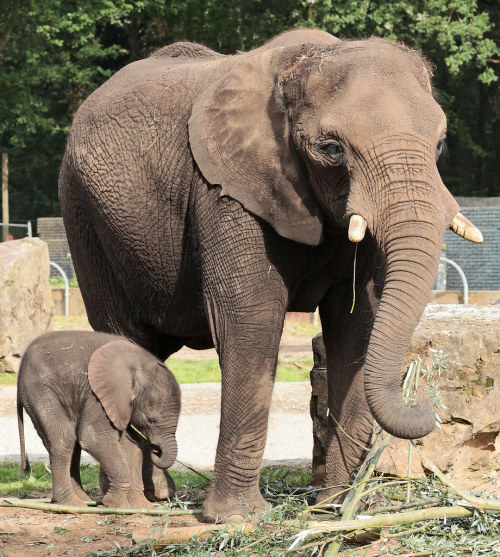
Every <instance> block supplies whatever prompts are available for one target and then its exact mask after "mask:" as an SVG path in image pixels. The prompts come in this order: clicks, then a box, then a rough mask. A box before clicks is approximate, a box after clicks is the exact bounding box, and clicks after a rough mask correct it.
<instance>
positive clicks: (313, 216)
mask: <svg viewBox="0 0 500 557" xmlns="http://www.w3.org/2000/svg"><path fill="white" fill-rule="evenodd" d="M295 33H298V34H300V32H299V31H297V32H295ZM297 37H299V35H297ZM299 39H300V37H299ZM318 41H321V43H318V42H316V44H297V45H295V46H285V47H283V46H281V47H277V48H271V46H272V45H269V46H268V48H267V49H264V50H260V49H259V50H258V51H255V52H254V53H249V54H246V55H241V57H240V58H238V57H237V58H236V62H235V64H234V66H233V67H232V69H231V71H230V72H229V73H227V74H226V75H225V76H223V77H222V78H221V79H220V80H219V81H218V82H216V83H214V84H213V85H212V86H211V88H210V89H208V90H206V91H205V92H204V93H203V94H202V95H201V96H200V97H199V98H198V100H197V102H196V104H195V106H194V108H193V113H192V116H191V119H190V123H189V125H190V142H191V148H192V151H193V154H194V157H195V159H196V162H197V164H198V166H199V168H200V170H201V172H202V173H203V175H204V177H205V178H206V179H207V180H208V181H209V182H210V183H212V184H219V185H220V186H221V195H229V196H231V197H233V198H234V199H237V200H238V201H240V202H241V203H242V205H243V206H244V207H245V208H247V209H248V210H249V211H251V212H253V213H254V214H256V215H258V216H259V217H261V218H262V219H264V220H265V221H267V222H268V223H269V224H270V225H271V226H273V228H274V229H275V230H276V232H278V233H279V234H280V235H282V236H284V237H287V238H289V239H292V240H295V241H297V242H301V243H306V244H310V245H316V244H319V243H320V242H321V241H322V238H323V235H324V233H327V234H329V235H331V234H337V235H339V234H340V235H342V234H344V235H345V237H346V239H347V237H348V238H349V239H350V240H351V241H354V242H359V241H361V240H362V239H363V238H364V236H365V234H366V229H368V235H369V236H370V241H372V242H373V246H374V249H375V250H376V254H377V255H376V259H377V263H378V264H379V267H380V271H379V276H377V277H376V279H377V281H379V282H381V283H382V285H383V286H382V290H381V293H380V296H381V298H380V305H379V309H378V312H377V315H376V319H375V323H374V327H373V332H372V335H371V338H370V342H369V347H368V351H367V355H366V363H365V389H366V397H367V400H368V403H369V406H370V410H371V412H372V414H373V416H374V417H375V419H376V420H377V421H378V422H379V424H380V425H381V426H383V427H384V428H385V429H386V430H387V431H389V432H390V433H392V434H394V435H396V436H398V437H403V438H418V437H421V436H423V435H426V434H427V433H429V432H430V431H431V430H432V428H433V427H434V423H435V418H434V413H433V412H432V411H431V410H430V409H429V408H426V407H423V406H420V405H416V406H413V407H408V406H406V405H405V404H404V402H403V399H402V395H401V390H400V373H401V365H402V360H403V357H404V355H405V352H406V348H407V345H408V343H409V340H410V337H411V334H412V332H413V330H414V328H415V326H416V324H417V322H418V320H419V318H420V315H421V313H422V311H423V309H424V307H425V304H426V303H427V300H428V298H429V296H430V291H431V289H432V286H433V283H434V278H435V274H436V271H437V266H438V263H439V256H440V248H441V241H442V237H443V233H444V230H445V229H446V228H448V227H451V228H452V229H453V230H455V231H456V232H457V233H459V234H460V235H462V236H464V237H466V238H468V239H470V240H472V241H478V242H481V241H482V237H481V233H480V232H479V231H478V230H477V229H476V228H475V227H474V226H473V225H472V224H471V223H469V222H468V221H467V220H466V219H465V217H463V216H462V215H461V214H460V213H459V207H458V205H457V204H456V202H455V200H454V199H453V197H452V196H451V194H450V193H449V192H448V190H447V189H446V187H445V186H444V184H443V182H442V181H441V178H440V176H439V172H438V169H437V166H436V162H437V159H438V157H439V155H440V153H441V151H442V149H443V144H444V139H445V135H446V118H445V115H444V113H443V111H442V110H441V108H440V107H439V105H438V104H437V102H436V101H435V99H434V98H433V93H432V87H431V83H430V69H429V65H428V64H427V63H426V61H425V60H424V59H423V57H422V56H421V55H420V54H419V53H417V52H416V51H412V50H410V49H408V48H406V47H404V46H402V45H400V44H396V43H391V42H388V41H384V40H381V39H369V40H365V41H338V40H337V39H335V38H334V37H331V36H329V35H326V34H323V35H322V36H321V37H318ZM367 241H368V239H367Z"/></svg>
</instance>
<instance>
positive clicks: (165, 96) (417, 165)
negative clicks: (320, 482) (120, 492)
mask: <svg viewBox="0 0 500 557" xmlns="http://www.w3.org/2000/svg"><path fill="white" fill-rule="evenodd" d="M445 133H446V119H445V116H444V114H443V111H442V110H441V108H440V107H439V105H438V104H437V103H436V101H435V100H434V98H433V96H432V89H431V85H430V77H429V71H428V67H427V65H426V64H425V62H424V61H423V59H422V57H421V56H420V55H419V54H418V53H417V52H415V51H411V50H409V49H407V48H405V47H403V46H401V45H397V44H393V43H390V42H387V41H383V40H379V39H370V40H366V41H339V40H338V39H336V38H334V37H332V36H331V35H329V34H327V33H324V32H322V31H314V30H296V31H291V32H288V33H285V34H283V35H280V36H278V37H276V38H275V39H273V40H271V41H270V42H269V43H267V44H266V45H264V46H263V47H260V48H258V49H256V50H254V51H251V52H249V53H244V54H238V55H235V56H222V55H220V54H217V53H215V52H213V51H211V50H209V49H207V48H204V47H202V46H199V45H193V44H191V43H178V44H174V45H170V46H167V47H165V48H164V49H162V50H160V51H159V52H157V53H155V54H153V55H152V56H151V57H149V58H147V59H145V60H141V61H138V62H134V63H133V64H130V65H129V66H126V67H125V68H123V69H122V70H120V71H119V72H118V73H117V74H116V75H114V76H113V77H112V78H111V79H109V80H108V81H107V82H106V83H105V84H104V85H103V86H101V87H100V88H99V89H98V90H97V91H96V92H94V93H93V94H92V95H91V96H90V97H89V98H88V99H87V100H86V101H85V102H84V103H83V104H82V106H81V107H80V109H79V110H78V112H77V114H76V116H75V119H74V123H73V127H72V130H71V133H70V136H69V140H68V146H67V151H66V154H65V157H64V161H63V164H62V169H61V175H60V181H59V187H60V200H61V204H62V211H63V216H64V221H65V225H66V230H67V234H68V240H69V244H70V248H71V254H72V257H73V261H74V265H75V269H76V273H77V276H78V281H79V284H80V285H81V289H82V294H83V297H84V301H85V305H86V308H87V311H88V316H89V320H90V322H91V324H92V326H93V327H94V328H95V329H98V330H104V331H115V332H118V333H122V334H126V335H127V336H129V337H131V338H133V339H134V340H136V341H137V342H138V343H140V344H141V345H142V346H144V347H145V348H147V349H148V350H150V351H152V352H153V353H155V354H156V355H157V356H158V357H160V358H165V357H167V356H168V355H170V354H172V353H173V352H175V351H177V350H178V349H179V348H181V347H182V346H183V345H187V346H189V347H191V348H196V349H203V348H208V347H210V346H215V347H216V349H217V351H218V354H219V359H220V364H221V368H222V413H221V423H220V435H219V442H218V447H217V456H216V460H215V473H214V479H213V482H212V485H211V488H210V491H209V494H208V496H207V499H206V501H205V504H204V508H203V512H204V515H205V517H206V518H207V519H208V520H225V521H233V520H239V519H241V518H242V516H244V515H245V513H246V511H247V510H248V509H262V508H264V507H265V505H266V503H265V501H264V499H263V498H262V496H261V494H260V492H259V469H260V466H261V462H262V455H263V451H264V447H265V443H266V431H267V423H268V411H269V405H270V400H271V392H272V387H273V382H274V376H275V370H276V363H277V356H278V346H279V341H280V337H281V332H282V327H283V321H284V317H285V312H286V311H287V310H290V311H314V310H315V309H316V307H318V306H319V309H320V315H321V323H322V327H323V333H324V340H325V345H326V351H327V360H328V377H329V379H328V381H329V399H330V412H331V414H332V416H333V417H334V418H335V421H334V420H331V421H330V431H329V438H328V448H327V464H326V482H327V486H328V489H326V490H324V491H321V495H320V498H331V497H332V496H335V495H336V494H337V493H338V492H339V491H340V489H341V488H339V487H337V486H339V485H342V484H347V483H349V481H350V480H351V478H352V472H353V470H354V469H355V468H356V467H357V466H359V464H360V462H361V459H362V457H363V449H362V447H363V446H367V445H368V443H369V442H370V435H371V431H372V423H373V419H374V418H375V419H376V420H377V421H378V422H379V423H380V424H381V425H382V426H383V427H384V428H385V429H387V431H389V432H391V433H393V434H394V435H396V436H399V437H406V438H418V437H421V436H423V435H426V434H427V433H429V431H431V429H432V428H433V426H434V415H433V412H432V411H431V410H430V409H429V408H425V407H423V406H420V405H416V406H413V407H411V408H410V407H407V406H405V404H404V402H403V399H402V394H401V389H400V373H401V366H402V360H403V356H404V354H405V351H406V348H407V345H408V342H409V339H410V337H411V334H412V332H413V330H414V327H415V326H416V324H417V322H418V320H419V317H420V315H421V312H422V311H423V308H424V307H425V304H426V302H427V300H428V298H429V295H430V292H431V289H432V286H433V283H434V277H435V274H436V270H437V265H438V262H439V255H440V247H441V241H442V237H443V233H444V230H445V229H446V228H447V227H449V226H450V223H452V220H453V219H454V217H455V215H456V214H457V212H458V210H459V207H458V205H457V204H456V202H455V201H454V199H453V197H452V196H451V195H450V193H449V192H448V191H447V189H446V188H445V186H444V185H443V183H442V181H441V179H440V177H439V173H438V170H437V167H436V160H437V158H438V156H439V153H440V151H441V148H442V142H443V139H444V136H445ZM352 215H360V216H362V217H363V218H364V219H365V220H366V222H367V225H368V228H367V231H366V235H365V237H364V239H363V240H362V241H361V242H360V243H359V244H358V251H357V267H356V284H355V288H356V303H355V306H354V309H353V311H352V312H351V305H352V301H353V263H354V250H355V244H354V243H352V242H351V241H349V239H348V226H349V218H350V217H351V216H352ZM337 423H338V424H340V425H341V428H342V429H341V428H339V427H337V425H336V424H337ZM344 432H346V433H347V436H346V435H345V434H344ZM349 437H351V438H352V439H354V440H355V441H356V442H354V441H353V440H352V439H350V438H349ZM283 456H284V457H285V456H286V455H283Z"/></svg>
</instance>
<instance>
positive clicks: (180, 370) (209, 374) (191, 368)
mask: <svg viewBox="0 0 500 557" xmlns="http://www.w3.org/2000/svg"><path fill="white" fill-rule="evenodd" d="M165 365H166V366H167V367H168V369H169V370H170V371H171V372H172V373H173V374H174V376H175V378H176V379H177V381H178V382H179V383H220V380H221V373H220V367H219V360H181V359H180V358H169V359H168V360H167V361H166V362H165Z"/></svg>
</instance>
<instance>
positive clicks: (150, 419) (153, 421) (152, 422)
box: [146, 416, 156, 425]
mask: <svg viewBox="0 0 500 557" xmlns="http://www.w3.org/2000/svg"><path fill="white" fill-rule="evenodd" d="M146 422H147V424H148V425H155V424H156V418H153V416H146Z"/></svg>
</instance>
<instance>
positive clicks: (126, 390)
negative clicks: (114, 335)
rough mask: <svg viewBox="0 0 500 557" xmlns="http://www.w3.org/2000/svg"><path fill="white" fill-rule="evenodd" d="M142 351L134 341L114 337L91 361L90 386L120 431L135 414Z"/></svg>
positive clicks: (89, 367)
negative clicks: (136, 364) (136, 368)
mask: <svg viewBox="0 0 500 557" xmlns="http://www.w3.org/2000/svg"><path fill="white" fill-rule="evenodd" d="M139 350H140V348H139V347H138V346H134V345H133V344H132V343H131V342H128V341H126V340H114V341H112V342H108V343H107V344H105V345H103V346H101V347H100V348H98V349H97V350H96V351H95V352H94V353H93V354H92V356H91V358H90V361H89V366H88V376H89V383H90V388H91V389H92V391H93V392H94V393H95V395H96V396H97V398H98V399H99V400H100V401H101V404H102V406H103V408H104V410H105V412H106V414H107V416H108V418H109V419H110V420H111V422H112V423H113V425H114V426H115V427H116V429H119V430H120V431H123V430H125V429H126V427H127V425H128V424H129V422H130V417H131V415H132V400H133V387H134V369H133V362H134V361H136V360H137V356H138V352H139Z"/></svg>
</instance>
